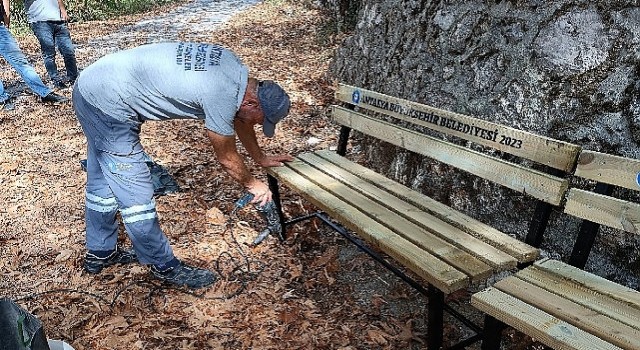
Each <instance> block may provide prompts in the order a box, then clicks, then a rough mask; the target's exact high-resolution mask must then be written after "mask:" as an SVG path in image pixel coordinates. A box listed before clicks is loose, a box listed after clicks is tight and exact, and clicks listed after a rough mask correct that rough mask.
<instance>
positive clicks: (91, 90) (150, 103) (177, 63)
mask: <svg viewBox="0 0 640 350" xmlns="http://www.w3.org/2000/svg"><path fill="white" fill-rule="evenodd" d="M248 74H249V72H248V70H247V67H246V66H244V65H243V64H242V62H241V61H240V59H239V58H238V57H236V55H235V54H234V53H233V52H231V51H229V50H227V49H225V48H223V47H221V46H218V45H212V44H200V43H187V42H177V43H175V42H173V43H158V44H149V45H143V46H139V47H136V48H133V49H130V50H125V51H120V52H116V53H113V54H110V55H107V56H104V57H102V58H100V59H99V60H98V61H96V62H95V63H93V64H91V65H90V66H89V67H87V68H86V69H84V70H83V71H82V73H81V74H80V76H79V77H78V81H77V83H76V84H77V88H78V90H79V92H80V93H81V94H82V96H83V97H84V98H85V99H86V101H87V102H88V103H89V104H91V105H92V106H94V107H96V108H98V109H100V110H101V111H103V112H104V113H105V114H107V115H109V116H111V117H113V118H116V119H118V120H122V121H125V120H131V121H138V122H139V121H143V120H165V119H204V121H205V127H206V128H207V129H209V130H211V131H213V132H216V133H218V134H220V135H225V136H231V135H233V134H234V129H233V118H234V117H235V115H236V112H237V111H238V109H239V108H240V104H241V103H242V100H243V98H244V93H245V90H246V88H247V79H248Z"/></svg>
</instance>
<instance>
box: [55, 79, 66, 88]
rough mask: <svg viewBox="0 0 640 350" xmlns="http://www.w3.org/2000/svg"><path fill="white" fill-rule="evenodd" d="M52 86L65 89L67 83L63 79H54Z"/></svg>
mask: <svg viewBox="0 0 640 350" xmlns="http://www.w3.org/2000/svg"><path fill="white" fill-rule="evenodd" d="M53 87H55V88H56V89H65V88H67V84H65V82H64V81H55V82H53Z"/></svg>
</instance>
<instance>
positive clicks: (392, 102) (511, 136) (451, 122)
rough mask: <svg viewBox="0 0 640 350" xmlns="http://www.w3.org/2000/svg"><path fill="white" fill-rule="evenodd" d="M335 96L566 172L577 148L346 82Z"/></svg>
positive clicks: (574, 160) (574, 158) (341, 99)
mask: <svg viewBox="0 0 640 350" xmlns="http://www.w3.org/2000/svg"><path fill="white" fill-rule="evenodd" d="M356 92H357V94H358V95H357V96H358V98H357V99H355V98H354V93H356ZM336 98H337V99H338V100H340V101H342V102H346V103H349V104H353V105H356V106H358V107H362V108H366V109H368V110H371V111H374V112H379V113H384V114H387V115H390V116H393V117H395V118H398V119H402V120H405V121H408V122H411V123H413V124H416V125H420V126H423V127H427V128H429V129H432V130H436V131H439V132H443V133H446V134H449V135H454V136H457V137H460V138H463V139H466V140H469V141H471V142H475V143H477V144H481V145H484V146H488V147H492V148H495V149H498V150H500V151H503V152H506V153H510V154H513V155H516V156H519V157H523V158H527V159H530V160H532V161H534V162H538V163H541V164H545V165H548V166H550V167H553V168H556V169H560V170H564V171H566V172H569V171H571V170H573V166H574V165H575V162H576V158H577V155H578V152H579V151H580V147H579V146H578V145H574V144H570V143H567V142H563V141H559V140H554V139H551V138H548V137H544V136H540V135H535V134H532V133H529V132H526V131H522V130H518V129H514V128H511V127H508V126H504V125H500V124H497V123H493V122H489V121H486V120H482V119H478V118H474V117H470V116H467V115H463V114H458V113H452V112H449V111H446V110H442V109H438V108H435V107H431V106H428V105H423V104H419V103H415V102H411V101H407V100H403V99H399V98H395V97H391V96H387V95H383V94H380V93H377V92H374V91H370V90H366V89H360V88H357V87H353V86H349V85H344V84H340V86H339V87H338V91H337V92H336ZM483 130H484V131H483ZM500 141H503V144H501V143H500ZM505 141H509V142H505Z"/></svg>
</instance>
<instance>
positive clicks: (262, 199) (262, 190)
mask: <svg viewBox="0 0 640 350" xmlns="http://www.w3.org/2000/svg"><path fill="white" fill-rule="evenodd" d="M247 191H249V192H251V193H252V194H253V199H252V200H251V203H257V204H258V205H260V206H264V205H266V204H267V203H269V202H270V201H271V198H272V194H271V191H270V190H269V186H267V184H265V183H264V182H262V181H258V180H255V181H252V182H251V183H250V184H249V185H248V186H247Z"/></svg>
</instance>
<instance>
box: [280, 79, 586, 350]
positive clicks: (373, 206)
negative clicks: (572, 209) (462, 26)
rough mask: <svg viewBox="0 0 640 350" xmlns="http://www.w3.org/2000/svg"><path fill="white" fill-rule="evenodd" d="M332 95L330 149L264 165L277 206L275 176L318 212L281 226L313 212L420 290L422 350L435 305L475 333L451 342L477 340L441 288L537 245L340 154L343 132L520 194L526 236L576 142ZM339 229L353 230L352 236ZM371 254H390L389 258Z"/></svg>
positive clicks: (439, 336)
mask: <svg viewBox="0 0 640 350" xmlns="http://www.w3.org/2000/svg"><path fill="white" fill-rule="evenodd" d="M336 96H337V99H338V100H339V101H341V102H343V103H346V104H348V105H350V108H344V107H340V106H333V109H332V117H333V119H334V120H335V122H337V123H339V124H340V125H342V129H341V134H340V140H339V144H338V151H337V153H336V152H330V151H326V150H322V151H316V152H311V153H306V154H301V155H299V156H298V157H297V158H296V159H295V160H294V161H293V162H289V163H286V166H284V167H277V168H270V169H269V170H268V171H269V184H270V187H271V190H272V192H273V193H274V198H275V200H276V201H277V202H278V203H277V204H278V207H279V208H281V205H280V203H279V197H280V196H279V194H278V182H282V183H284V184H286V185H287V186H288V187H290V188H291V189H293V190H295V191H296V192H298V193H299V194H301V195H302V196H303V197H305V198H306V199H307V200H309V201H310V202H311V203H313V204H314V205H316V206H317V207H319V208H320V209H321V210H322V211H323V212H321V213H315V214H311V215H307V216H305V217H302V218H296V219H292V220H290V221H288V222H285V223H284V226H286V225H291V224H293V223H296V222H299V221H301V220H303V219H307V218H318V219H320V220H322V221H323V222H324V223H326V224H328V225H330V226H331V227H332V228H333V229H335V230H336V231H338V232H339V233H341V234H342V235H343V236H345V237H346V238H347V239H348V240H350V241H351V242H353V243H356V244H357V245H358V246H359V247H360V248H361V249H362V250H364V251H365V252H366V253H368V254H369V255H371V256H372V257H373V258H374V259H376V260H377V261H378V262H380V263H381V264H383V265H384V266H385V267H387V268H389V269H390V270H391V271H392V272H394V273H395V274H396V275H398V276H399V277H400V278H402V279H403V280H404V281H406V282H407V283H409V284H410V285H411V286H413V287H414V288H416V289H417V290H418V291H420V292H422V293H423V294H425V295H427V296H428V298H429V306H428V346H429V349H440V348H441V346H442V342H443V312H444V311H447V312H449V313H451V314H452V315H453V316H454V317H456V318H458V319H460V320H461V321H462V322H463V323H464V324H465V325H466V326H468V327H470V328H471V329H472V330H474V331H476V335H475V336H473V337H471V338H469V339H466V340H463V341H461V342H460V343H458V344H456V345H454V346H453V348H462V347H464V346H466V345H468V344H470V343H473V342H475V341H477V340H478V339H479V338H480V337H481V334H480V328H479V327H477V326H476V325H474V324H473V323H471V322H469V321H468V320H466V319H465V318H464V317H462V315H460V314H459V313H458V312H457V311H456V310H454V309H452V308H450V307H449V306H448V305H445V302H444V301H445V295H446V294H450V293H453V292H456V291H459V290H466V289H467V288H468V287H469V286H471V285H472V284H477V283H482V282H484V281H486V280H487V279H488V278H489V277H491V276H492V275H493V274H495V273H497V272H500V271H505V270H513V269H515V268H516V267H517V266H518V265H521V264H530V263H532V262H533V261H535V260H536V259H537V258H538V256H539V251H538V249H537V248H535V247H533V246H531V245H528V244H526V243H524V242H521V241H519V240H517V239H515V238H513V237H511V236H509V235H507V234H505V233H502V232H500V231H498V230H496V229H495V228H492V227H491V226H489V225H487V224H485V223H482V222H480V221H478V220H475V219H474V218H471V217H469V216H467V215H465V214H463V213H461V212H458V211H456V210H454V209H452V208H450V207H448V206H446V205H444V204H442V203H439V202H437V201H435V200H433V199H431V198H430V197H428V196H426V195H424V194H422V193H419V192H416V191H414V190H412V189H410V188H408V187H405V186H403V185H401V184H400V183H397V182H395V181H392V180H390V179H388V178H386V177H385V176H383V175H381V174H378V173H376V172H374V171H372V170H370V169H368V168H366V167H363V166H361V165H359V164H356V163H354V162H352V161H350V160H348V159H346V158H345V157H344V155H345V154H346V149H347V140H348V137H349V133H350V130H352V129H353V130H356V131H358V132H360V133H363V134H366V135H370V136H372V137H375V138H378V139H380V140H382V141H385V142H388V143H390V144H393V145H396V146H399V147H402V148H404V149H406V150H409V151H412V152H415V153H417V154H420V155H423V156H425V157H429V158H432V159H434V160H437V161H440V162H442V163H445V164H448V165H450V166H453V167H456V168H458V169H460V170H462V171H465V172H467V173H469V174H473V175H476V176H479V177H480V178H483V179H486V180H487V181H491V182H494V183H497V184H500V185H503V186H506V187H508V188H510V189H512V190H515V191H517V192H520V193H522V194H524V195H522V196H517V197H519V198H520V197H521V199H522V200H526V201H530V202H531V205H532V206H534V205H535V206H537V210H536V213H535V217H534V218H533V219H532V221H531V225H530V230H529V235H528V237H531V239H532V241H533V240H537V239H538V237H537V236H538V235H540V234H542V232H544V228H545V227H546V220H547V218H548V216H549V213H550V212H551V209H552V208H553V206H557V205H559V204H560V202H561V200H562V198H563V195H564V193H565V191H566V189H567V187H568V181H567V180H566V179H565V178H564V174H565V173H566V172H567V171H570V170H571V169H572V168H573V166H574V164H575V160H576V158H577V154H578V152H579V148H578V147H577V146H575V145H571V144H568V143H564V142H560V141H556V140H553V139H549V138H546V137H542V136H537V135H534V134H531V133H528V132H524V131H520V130H517V129H514V128H510V127H506V126H502V125H499V124H496V123H492V122H487V121H483V120H481V119H477V118H472V117H469V116H465V115H461V114H455V113H451V112H448V111H444V110H440V109H436V108H433V107H430V106H426V105H422V104H418V103H414V102H410V101H406V100H402V99H398V98H394V97H390V96H387V95H382V94H379V93H376V92H373V91H369V90H365V89H360V88H357V87H352V86H348V85H340V87H339V90H338V91H337V93H336ZM355 108H358V109H359V110H362V111H366V112H374V113H370V115H366V114H364V113H361V112H360V111H354V109H355ZM375 113H377V114H379V115H383V116H384V117H385V118H389V117H392V118H393V120H394V121H393V122H388V121H385V120H383V118H378V117H376V116H375ZM404 125H406V126H404ZM411 126H418V127H419V128H423V129H424V128H428V129H431V130H433V131H436V132H439V133H441V134H443V135H447V136H455V137H457V138H459V139H463V140H466V141H470V142H473V143H475V144H477V145H482V146H486V147H490V148H492V149H494V150H497V151H500V152H494V153H501V152H504V153H509V154H512V155H515V156H517V157H520V158H523V159H528V160H530V161H533V162H536V163H538V164H542V165H544V166H546V167H547V168H549V169H552V170H550V172H552V173H553V174H548V173H545V172H543V171H540V170H535V169H532V168H529V167H526V166H524V165H521V164H518V163H513V162H508V161H505V160H503V159H500V158H498V157H494V156H490V155H487V154H484V153H480V152H477V151H474V150H472V149H470V148H468V147H465V146H460V145H458V144H455V143H453V142H448V141H445V140H443V139H440V138H437V137H433V136H429V135H426V134H424V133H420V132H418V131H416V130H413V129H411ZM331 219H333V220H336V221H337V222H338V223H339V224H335V223H334V222H333V221H332V220H331ZM343 227H346V228H347V229H348V230H350V231H353V232H355V234H356V235H357V236H358V237H359V238H356V237H353V236H352V235H351V234H350V233H349V232H348V231H346V230H345V229H344V228H343ZM360 239H362V240H364V241H365V242H366V245H365V244H363V242H362V241H361V240H360ZM378 252H382V253H384V254H386V255H388V256H389V257H391V258H393V259H394V260H395V264H396V265H393V264H391V263H389V262H388V261H387V260H385V259H384V258H383V257H381V255H380V254H378ZM397 264H400V265H403V266H404V267H405V268H407V269H409V270H411V271H412V272H413V273H415V274H416V275H418V276H419V277H420V278H422V279H423V280H424V281H425V282H426V283H427V284H428V286H427V287H426V288H425V287H423V286H422V285H421V284H420V283H418V282H417V281H415V280H414V279H412V278H410V277H409V276H407V275H406V274H404V273H403V272H402V271H401V270H400V269H398V268H397V267H396V266H397Z"/></svg>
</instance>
